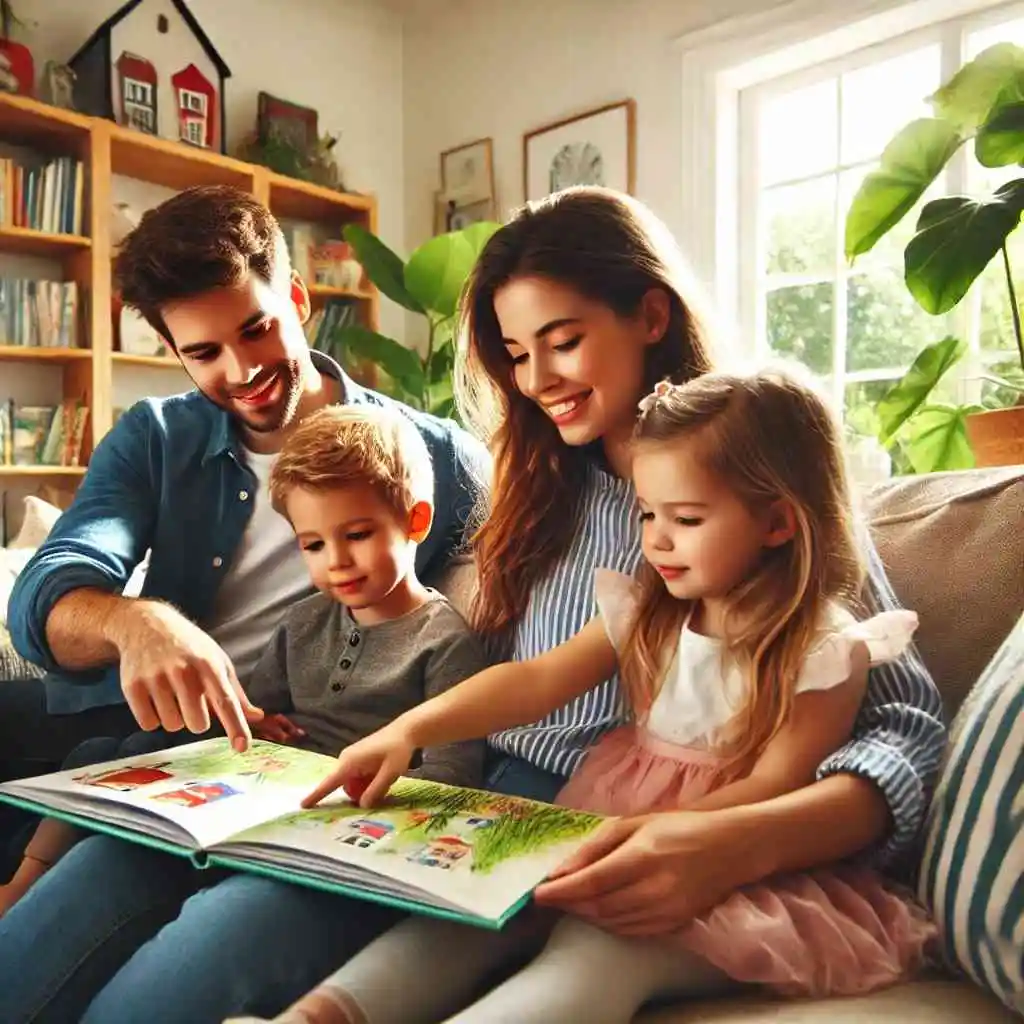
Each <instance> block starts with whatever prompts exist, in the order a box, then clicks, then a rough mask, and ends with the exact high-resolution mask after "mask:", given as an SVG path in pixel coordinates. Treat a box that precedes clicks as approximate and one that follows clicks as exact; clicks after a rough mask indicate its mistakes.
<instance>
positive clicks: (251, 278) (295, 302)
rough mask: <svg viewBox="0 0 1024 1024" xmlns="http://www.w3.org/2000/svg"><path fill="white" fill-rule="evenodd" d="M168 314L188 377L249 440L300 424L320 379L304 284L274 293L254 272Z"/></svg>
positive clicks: (165, 312)
mask: <svg viewBox="0 0 1024 1024" xmlns="http://www.w3.org/2000/svg"><path fill="white" fill-rule="evenodd" d="M161 312H162V314H163V318H164V322H165V323H166V324H167V329H168V331H169V332H170V335H171V338H172V339H173V341H174V345H175V348H176V350H177V354H178V358H179V359H180V360H181V364H182V366H183V367H184V368H185V372H186V373H188V375H189V376H190V377H191V378H192V381H193V383H194V384H195V385H196V387H197V388H198V389H199V390H200V391H201V392H202V393H203V394H204V395H206V397H207V398H208V399H210V401H211V402H213V403H215V404H216V405H218V406H220V408H222V409H224V410H225V411H226V412H228V413H230V414H231V415H232V416H234V417H236V418H237V419H238V420H240V421H241V423H242V425H243V427H244V428H245V429H246V431H247V432H248V433H249V434H250V436H253V435H270V434H274V433H276V432H278V431H281V430H284V429H285V428H287V427H289V426H290V425H291V424H292V423H293V422H294V420H295V419H296V415H297V413H298V411H299V403H300V400H301V398H302V395H303V390H304V388H305V387H306V386H307V384H308V383H309V381H310V379H311V376H313V375H315V370H314V369H313V366H312V362H311V360H310V357H309V346H308V345H307V343H306V337H305V334H304V333H303V330H302V324H303V321H304V320H305V319H306V317H307V316H308V314H309V296H308V293H307V292H306V289H305V286H304V285H303V284H302V282H301V280H300V279H299V278H297V277H293V278H292V279H291V281H286V282H282V283H281V284H279V285H277V286H276V287H275V286H273V285H271V284H268V283H267V282H266V281H264V280H263V279H262V278H260V277H259V276H257V275H256V274H252V273H250V274H249V275H248V277H247V278H246V279H245V280H244V281H243V282H242V283H241V284H238V285H234V286H232V287H227V288H213V289H211V290H210V291H208V292H203V293H202V294H201V295H194V296H192V297H190V298H187V299H180V300H178V301H176V302H173V303H170V304H169V305H167V306H165V307H164V308H163V309H162V310H161ZM255 439H256V440H258V437H256V438H255Z"/></svg>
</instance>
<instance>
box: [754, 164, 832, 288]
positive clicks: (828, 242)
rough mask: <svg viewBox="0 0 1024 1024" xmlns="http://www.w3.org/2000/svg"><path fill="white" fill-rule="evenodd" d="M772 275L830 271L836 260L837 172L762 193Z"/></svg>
mask: <svg viewBox="0 0 1024 1024" xmlns="http://www.w3.org/2000/svg"><path fill="white" fill-rule="evenodd" d="M762 202H763V209H764V222H765V238H766V241H767V246H768V252H767V254H766V258H765V270H766V272H767V273H769V274H822V275H824V274H828V275H831V274H832V272H833V270H834V268H835V263H836V179H835V177H834V176H833V175H829V176H828V177H826V178H818V179H816V180H814V181H808V182H805V183H804V184H802V185H784V186H782V187H781V188H774V189H768V190H767V191H766V192H764V193H763V194H762Z"/></svg>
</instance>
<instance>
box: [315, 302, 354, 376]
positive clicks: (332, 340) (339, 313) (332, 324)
mask: <svg viewBox="0 0 1024 1024" xmlns="http://www.w3.org/2000/svg"><path fill="white" fill-rule="evenodd" d="M358 323H359V311H358V309H357V308H356V302H355V300H353V299H329V300H328V301H327V302H325V303H324V304H323V305H322V306H321V307H320V308H319V309H317V310H316V311H315V312H314V313H313V315H312V316H311V317H310V318H309V320H307V321H306V338H307V340H308V341H309V345H310V347H311V348H315V349H316V350H317V351H318V352H323V353H324V354H325V355H329V356H330V357H331V358H332V359H334V360H336V361H337V362H339V363H341V364H342V365H343V366H344V365H345V361H346V357H345V351H344V348H345V346H344V344H343V343H342V342H341V341H339V339H338V338H337V336H336V333H335V332H336V331H338V330H339V329H340V328H342V327H348V326H350V325H352V324H358Z"/></svg>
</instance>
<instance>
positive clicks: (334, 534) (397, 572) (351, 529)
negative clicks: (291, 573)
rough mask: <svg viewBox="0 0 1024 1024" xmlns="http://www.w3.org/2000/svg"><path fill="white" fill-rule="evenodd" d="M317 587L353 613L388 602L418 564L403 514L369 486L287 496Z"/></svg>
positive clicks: (303, 490)
mask: <svg viewBox="0 0 1024 1024" xmlns="http://www.w3.org/2000/svg"><path fill="white" fill-rule="evenodd" d="M285 507H286V509H287V512H288V518H289V519H290V520H291V523H292V527H293V528H294V530H295V536H296V537H297V538H298V541H299V547H300V548H301V549H302V556H303V558H304V559H305V560H306V566H307V568H308V569H309V574H310V577H311V578H312V580H313V585H314V586H315V587H316V588H317V589H318V590H321V591H323V593H325V594H329V595H330V596H331V597H333V598H334V599H335V600H336V601H340V602H341V603H342V604H344V605H346V606H347V607H348V608H350V609H351V610H352V611H359V610H361V609H364V608H371V607H373V606H376V605H380V604H382V603H386V600H387V598H388V595H390V594H391V593H392V592H393V591H394V590H395V588H396V587H397V586H398V584H399V583H401V582H402V581H403V580H404V579H406V578H408V577H409V576H410V575H411V574H412V572H413V568H414V564H415V559H416V541H415V540H414V539H413V538H412V537H411V535H410V532H411V531H410V520H409V517H408V516H407V517H401V516H399V515H398V513H396V512H395V510H394V509H393V508H392V507H391V505H389V504H388V503H387V502H386V501H384V499H383V498H382V497H381V496H380V495H379V494H378V493H377V491H376V490H375V489H374V488H372V487H370V486H368V485H367V484H352V485H351V486H348V487H341V488H333V489H331V490H325V491H317V490H311V489H308V488H305V487H296V488H294V489H293V490H291V491H290V492H289V493H288V496H287V497H286V499H285Z"/></svg>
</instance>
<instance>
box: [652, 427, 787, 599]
mask: <svg viewBox="0 0 1024 1024" xmlns="http://www.w3.org/2000/svg"><path fill="white" fill-rule="evenodd" d="M698 447H699V446H698V445H696V444H695V443H694V441H693V440H692V439H689V438H682V439H679V440H677V441H669V442H666V443H664V444H657V445H655V444H650V445H644V446H641V447H640V448H639V449H638V450H637V452H636V454H635V455H634V458H633V482H634V484H635V486H636V494H637V501H638V503H639V505H640V515H641V521H642V523H643V552H644V557H645V558H646V559H647V560H648V561H649V562H650V563H651V564H652V565H653V566H654V568H655V569H657V571H658V573H659V574H660V576H661V578H662V579H663V580H664V581H665V587H666V588H667V589H668V592H669V593H670V594H671V595H672V596H673V597H675V598H678V599H680V600H688V601H705V602H708V601H712V602H713V601H719V600H721V599H723V598H725V597H727V596H728V595H729V594H730V593H731V592H732V591H733V590H734V589H735V588H736V587H737V586H739V584H741V583H742V582H744V580H746V579H749V578H750V576H751V575H752V574H753V572H754V571H755V570H756V568H757V566H758V563H759V562H760V560H761V557H762V554H763V553H764V550H765V548H768V547H776V546H778V545H780V544H783V543H785V542H786V541H787V540H788V539H789V538H790V537H792V535H793V534H792V529H791V526H792V523H791V518H790V517H789V516H788V515H786V514H785V511H784V510H783V509H781V508H769V509H765V510H763V511H760V512H755V511H752V510H751V509H749V508H748V507H747V505H745V504H744V503H743V502H742V501H741V500H740V499H739V498H738V497H737V496H736V494H735V493H734V492H733V491H732V490H731V489H730V488H729V487H728V486H726V484H725V483H724V482H723V481H722V480H720V479H719V478H718V477H717V476H716V474H714V473H712V472H711V471H709V470H708V469H707V467H706V466H705V465H704V464H703V463H702V461H701V459H700V458H699V455H698V451H697V449H698Z"/></svg>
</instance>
